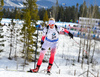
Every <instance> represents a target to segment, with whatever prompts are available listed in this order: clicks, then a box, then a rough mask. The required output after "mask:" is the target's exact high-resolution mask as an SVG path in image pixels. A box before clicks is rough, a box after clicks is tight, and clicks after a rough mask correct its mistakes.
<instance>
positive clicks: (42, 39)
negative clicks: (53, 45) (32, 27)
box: [41, 28, 46, 45]
mask: <svg viewBox="0 0 100 77" xmlns="http://www.w3.org/2000/svg"><path fill="white" fill-rule="evenodd" d="M45 37H46V28H44V29H43V34H42V38H41V45H42V44H43V43H44V39H45Z"/></svg>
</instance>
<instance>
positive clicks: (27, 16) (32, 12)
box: [22, 0, 39, 63]
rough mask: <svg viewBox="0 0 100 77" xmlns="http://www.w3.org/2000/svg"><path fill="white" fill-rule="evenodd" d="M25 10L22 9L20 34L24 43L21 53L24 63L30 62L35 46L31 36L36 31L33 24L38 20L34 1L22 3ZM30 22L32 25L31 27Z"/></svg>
mask: <svg viewBox="0 0 100 77" xmlns="http://www.w3.org/2000/svg"><path fill="white" fill-rule="evenodd" d="M23 4H24V6H25V8H24V9H22V11H23V16H24V18H23V19H24V25H23V28H22V34H23V35H24V36H23V39H22V41H23V42H24V47H23V52H24V53H25V63H26V60H28V61H29V60H32V59H33V58H32V56H31V54H32V53H33V51H35V50H34V49H33V46H35V42H34V41H33V39H34V38H33V35H34V32H35V31H36V29H35V27H34V26H33V24H34V25H35V24H36V21H37V20H38V19H39V16H38V9H37V5H36V0H26V2H23ZM31 22H32V25H31Z"/></svg>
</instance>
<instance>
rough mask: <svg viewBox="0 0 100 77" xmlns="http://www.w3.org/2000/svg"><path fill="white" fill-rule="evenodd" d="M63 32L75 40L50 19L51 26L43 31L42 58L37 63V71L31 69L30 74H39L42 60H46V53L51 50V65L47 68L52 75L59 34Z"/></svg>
mask: <svg viewBox="0 0 100 77" xmlns="http://www.w3.org/2000/svg"><path fill="white" fill-rule="evenodd" d="M61 31H63V32H65V33H68V35H69V36H70V37H71V38H73V35H72V34H71V33H70V32H69V31H68V30H66V29H64V28H61V27H57V26H56V25H55V19H54V18H50V19H49V25H48V26H47V27H45V28H44V30H43V35H42V39H41V44H42V48H41V52H40V56H39V59H38V62H37V66H36V68H35V69H30V72H35V73H36V72H38V71H39V68H40V66H41V64H42V60H43V58H44V55H45V53H46V51H47V50H48V49H49V48H50V49H51V55H50V58H49V65H48V67H47V73H50V70H51V67H52V65H53V62H54V56H55V53H56V47H57V42H58V34H59V33H60V32H61Z"/></svg>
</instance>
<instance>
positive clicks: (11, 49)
mask: <svg viewBox="0 0 100 77" xmlns="http://www.w3.org/2000/svg"><path fill="white" fill-rule="evenodd" d="M10 31H11V35H10V36H11V37H10V53H9V58H8V59H11V52H12V29H10Z"/></svg>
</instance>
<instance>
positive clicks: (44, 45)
mask: <svg viewBox="0 0 100 77" xmlns="http://www.w3.org/2000/svg"><path fill="white" fill-rule="evenodd" d="M48 48H49V44H48V43H47V42H44V43H43V45H42V48H41V52H40V56H39V59H38V62H37V67H36V68H35V69H31V71H32V72H38V70H39V68H40V66H41V64H42V60H43V58H44V55H45V53H46V51H47V50H48Z"/></svg>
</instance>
